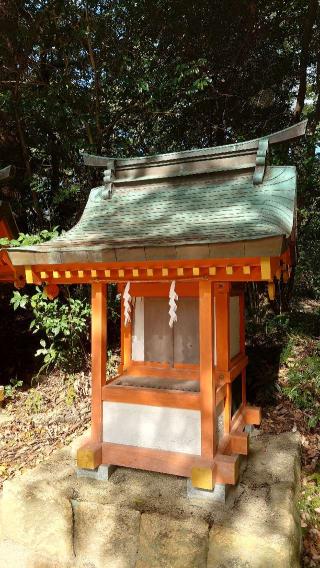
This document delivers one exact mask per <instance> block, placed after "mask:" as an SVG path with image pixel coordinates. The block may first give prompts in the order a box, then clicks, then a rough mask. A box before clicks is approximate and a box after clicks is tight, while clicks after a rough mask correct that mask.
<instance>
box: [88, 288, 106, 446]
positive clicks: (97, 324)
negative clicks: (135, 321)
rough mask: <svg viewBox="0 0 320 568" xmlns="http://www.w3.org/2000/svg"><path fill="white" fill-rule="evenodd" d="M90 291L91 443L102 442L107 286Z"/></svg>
mask: <svg viewBox="0 0 320 568" xmlns="http://www.w3.org/2000/svg"><path fill="white" fill-rule="evenodd" d="M91 291H92V296H91V297H92V300H91V307H92V316H91V317H92V320H91V369H92V370H91V373H92V409H91V439H92V441H93V442H102V398H101V389H102V387H103V386H104V385H105V383H106V365H107V361H106V356H107V285H106V284H105V283H103V282H96V283H93V284H92V288H91Z"/></svg>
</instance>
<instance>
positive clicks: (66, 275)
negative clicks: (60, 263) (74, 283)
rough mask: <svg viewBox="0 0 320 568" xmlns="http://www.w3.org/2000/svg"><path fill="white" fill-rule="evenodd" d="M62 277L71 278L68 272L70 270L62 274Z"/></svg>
mask: <svg viewBox="0 0 320 568" xmlns="http://www.w3.org/2000/svg"><path fill="white" fill-rule="evenodd" d="M64 275H65V277H66V278H71V272H70V270H66V271H65V273H64Z"/></svg>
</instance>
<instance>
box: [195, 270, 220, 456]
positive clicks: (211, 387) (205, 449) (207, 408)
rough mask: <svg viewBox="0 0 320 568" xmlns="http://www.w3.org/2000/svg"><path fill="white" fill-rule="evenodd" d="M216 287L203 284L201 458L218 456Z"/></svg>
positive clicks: (200, 312) (208, 282) (201, 323)
mask: <svg viewBox="0 0 320 568" xmlns="http://www.w3.org/2000/svg"><path fill="white" fill-rule="evenodd" d="M213 310H214V305H213V284H212V282H210V281H209V280H200V282H199V336H200V404H201V456H202V457H203V458H206V459H208V460H213V458H214V456H215V453H216V445H217V442H216V385H215V376H214V330H213V322H214V313H213Z"/></svg>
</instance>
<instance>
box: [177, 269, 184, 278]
mask: <svg viewBox="0 0 320 568" xmlns="http://www.w3.org/2000/svg"><path fill="white" fill-rule="evenodd" d="M177 276H183V268H177Z"/></svg>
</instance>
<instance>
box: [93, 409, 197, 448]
mask: <svg viewBox="0 0 320 568" xmlns="http://www.w3.org/2000/svg"><path fill="white" fill-rule="evenodd" d="M103 441H104V442H112V443H114V444H125V445H129V446H137V447H139V448H151V449H156V450H166V451H169V452H183V453H186V454H196V455H200V454H201V415H200V411H199V410H186V409H184V408H165V407H161V406H147V405H143V404H128V403H122V402H104V403H103Z"/></svg>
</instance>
